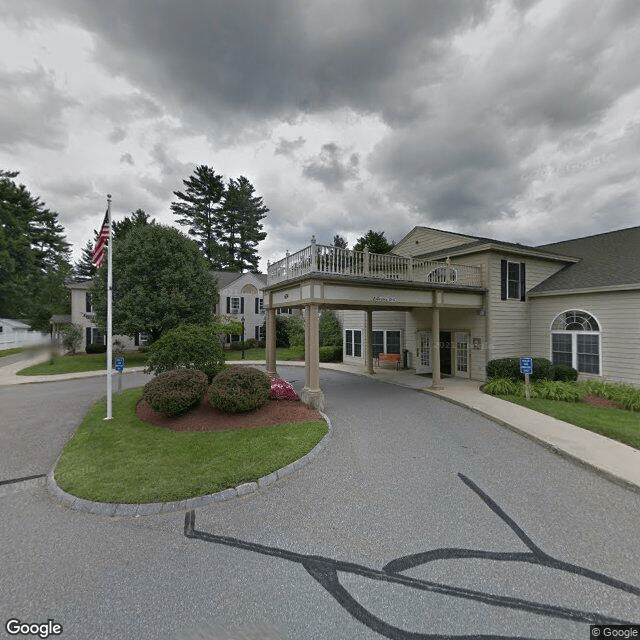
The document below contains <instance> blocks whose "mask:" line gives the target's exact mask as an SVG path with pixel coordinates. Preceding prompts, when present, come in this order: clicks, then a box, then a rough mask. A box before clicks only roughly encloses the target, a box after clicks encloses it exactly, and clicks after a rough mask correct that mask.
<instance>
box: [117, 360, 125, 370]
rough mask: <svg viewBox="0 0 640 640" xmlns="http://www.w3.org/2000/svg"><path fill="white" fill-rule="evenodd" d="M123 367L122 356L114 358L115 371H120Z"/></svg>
mask: <svg viewBox="0 0 640 640" xmlns="http://www.w3.org/2000/svg"><path fill="white" fill-rule="evenodd" d="M123 369H124V358H116V371H118V372H119V373H122V370H123Z"/></svg>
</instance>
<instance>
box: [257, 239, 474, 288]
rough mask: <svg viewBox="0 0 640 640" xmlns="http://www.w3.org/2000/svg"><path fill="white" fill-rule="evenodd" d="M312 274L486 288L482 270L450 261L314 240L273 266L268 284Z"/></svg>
mask: <svg viewBox="0 0 640 640" xmlns="http://www.w3.org/2000/svg"><path fill="white" fill-rule="evenodd" d="M311 273H324V274H335V275H343V276H356V277H363V278H376V279H382V280H406V281H409V282H431V283H433V284H439V285H456V286H471V287H481V286H482V270H481V269H480V267H472V266H468V265H461V264H456V263H452V262H449V261H446V262H434V261H432V260H416V259H414V258H405V257H403V256H397V255H394V254H391V253H385V254H380V253H369V251H367V250H365V251H353V250H351V249H341V248H339V247H330V246H326V245H320V244H316V243H315V242H313V241H312V242H311V245H309V246H308V247H305V248H304V249H302V250H301V251H297V252H296V253H293V254H290V255H289V254H288V255H287V256H286V257H285V258H283V259H282V260H278V261H277V262H274V263H273V264H269V265H268V268H267V284H268V285H271V284H276V283H278V282H283V281H285V280H292V279H293V278H297V277H300V276H304V275H307V274H311Z"/></svg>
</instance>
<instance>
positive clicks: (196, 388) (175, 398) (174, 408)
mask: <svg viewBox="0 0 640 640" xmlns="http://www.w3.org/2000/svg"><path fill="white" fill-rule="evenodd" d="M207 384H208V380H207V376H206V374H205V373H204V372H202V371H198V370H197V369H176V370H174V371H166V372H164V373H161V374H160V375H159V376H158V377H157V378H154V379H153V380H151V382H147V384H146V385H145V386H144V390H143V392H142V397H143V399H144V400H146V401H147V403H148V404H149V406H150V407H151V408H152V409H153V410H154V411H159V412H160V413H162V414H163V415H165V416H167V417H168V418H173V417H175V416H179V415H181V414H183V413H186V412H187V411H189V409H192V408H194V407H196V406H198V405H199V404H200V402H201V400H202V396H203V395H204V392H205V391H206V390H207Z"/></svg>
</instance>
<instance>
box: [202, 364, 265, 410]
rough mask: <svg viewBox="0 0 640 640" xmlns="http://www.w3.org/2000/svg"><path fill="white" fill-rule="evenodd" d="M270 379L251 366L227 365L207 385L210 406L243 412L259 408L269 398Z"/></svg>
mask: <svg viewBox="0 0 640 640" xmlns="http://www.w3.org/2000/svg"><path fill="white" fill-rule="evenodd" d="M270 393H271V380H270V378H269V376H268V375H267V374H266V373H263V372H262V371H259V370H258V369H254V368H253V367H242V366H236V367H229V368H228V369H225V370H224V371H221V372H220V373H219V374H218V375H217V376H216V377H215V378H214V379H213V382H212V383H211V385H210V386H209V390H208V395H209V400H210V402H211V406H213V407H215V408H216V409H217V410H218V411H222V412H223V413H244V412H246V411H253V410H254V409H259V408H260V407H261V406H262V405H264V404H265V403H266V402H267V400H269V395H270Z"/></svg>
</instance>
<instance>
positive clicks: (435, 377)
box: [431, 291, 444, 389]
mask: <svg viewBox="0 0 640 640" xmlns="http://www.w3.org/2000/svg"><path fill="white" fill-rule="evenodd" d="M436 296H437V292H435V291H434V292H433V310H432V315H431V318H432V320H431V331H432V333H433V338H432V340H431V364H432V366H433V369H432V371H433V373H432V374H431V378H432V384H431V388H432V389H444V387H443V386H442V380H441V379H440V309H438V307H437V306H436V305H437V299H436Z"/></svg>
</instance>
